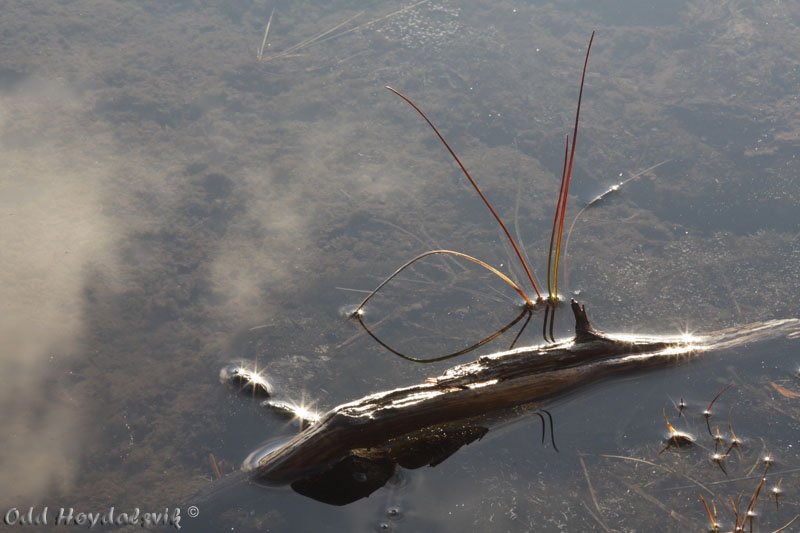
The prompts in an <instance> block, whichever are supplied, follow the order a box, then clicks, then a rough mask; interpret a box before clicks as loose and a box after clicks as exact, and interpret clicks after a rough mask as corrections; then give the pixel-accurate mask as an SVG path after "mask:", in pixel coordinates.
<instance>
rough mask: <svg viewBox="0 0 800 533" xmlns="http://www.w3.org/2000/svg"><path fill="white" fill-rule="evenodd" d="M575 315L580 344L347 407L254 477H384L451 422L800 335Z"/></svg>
mask: <svg viewBox="0 0 800 533" xmlns="http://www.w3.org/2000/svg"><path fill="white" fill-rule="evenodd" d="M572 311H573V313H574V315H575V322H576V327H575V330H576V334H575V338H574V339H572V340H570V341H567V342H561V343H558V344H552V345H544V346H535V347H527V348H518V349H515V350H510V351H506V352H499V353H496V354H492V355H485V356H481V357H479V358H478V359H477V360H476V361H474V362H472V363H467V364H462V365H458V366H455V367H452V368H450V369H448V370H446V371H445V372H444V373H443V374H442V375H441V376H439V377H437V378H430V379H428V380H426V382H425V383H421V384H419V385H414V386H411V387H403V388H399V389H395V390H390V391H385V392H379V393H377V394H372V395H369V396H366V397H364V398H361V399H359V400H356V401H353V402H350V403H346V404H343V405H340V406H338V407H336V408H334V409H332V410H331V411H329V412H328V413H326V414H325V415H323V416H322V417H321V419H320V420H319V422H317V423H316V424H314V425H313V426H311V427H310V428H308V429H306V430H305V431H303V432H301V433H300V434H298V435H297V436H296V437H294V438H293V439H292V440H290V441H289V442H288V443H286V444H285V445H283V446H280V447H279V448H277V449H275V450H272V451H269V452H268V453H264V454H262V456H260V457H258V458H257V460H256V461H255V462H254V464H252V465H251V468H252V475H253V478H254V479H256V480H259V481H262V482H268V483H285V482H292V481H297V480H299V479H302V478H305V479H306V480H308V479H312V480H313V479H314V475H315V472H319V471H320V470H324V469H325V468H327V469H328V470H331V469H333V468H334V467H333V466H331V465H336V464H337V462H341V461H342V460H343V458H349V459H348V461H351V462H352V461H354V460H355V461H358V458H373V459H375V458H378V462H376V463H375V464H378V465H380V468H381V469H383V470H387V469H388V467H387V466H386V465H385V464H384V462H385V461H391V460H394V462H395V463H396V464H401V465H402V461H400V462H398V459H397V457H398V453H400V452H397V451H390V452H386V450H387V447H388V448H397V447H398V446H399V444H398V443H401V442H403V440H402V439H404V438H405V439H406V440H408V439H409V438H411V439H412V440H413V438H415V436H416V435H423V434H424V432H425V431H428V432H429V433H430V431H431V428H437V427H450V428H452V427H453V423H454V422H458V421H464V420H468V419H470V418H473V417H475V416H478V415H482V414H485V413H489V412H492V411H496V410H498V409H502V408H507V407H510V406H514V405H518V404H522V403H528V402H534V401H540V400H544V399H547V398H551V397H553V396H555V395H558V394H563V393H565V392H567V391H569V390H572V389H575V388H576V387H578V386H580V385H584V384H587V383H589V382H593V381H597V380H599V379H601V378H603V377H604V376H608V375H609V374H612V373H613V374H615V375H617V374H620V373H622V372H625V371H630V370H639V369H644V368H650V367H653V366H656V365H663V364H665V363H669V362H675V361H679V360H681V359H688V356H690V355H692V354H698V353H701V352H704V351H707V350H709V349H711V348H715V347H722V348H725V347H729V346H732V345H734V344H738V343H742V342H747V341H749V340H758V339H759V338H761V337H763V336H764V335H765V334H766V333H771V334H774V333H777V331H776V329H777V330H780V331H785V332H794V334H795V335H796V334H797V331H798V330H800V320H796V319H791V320H784V321H773V322H769V323H762V324H757V325H753V326H748V327H744V328H737V329H731V330H725V331H722V332H719V333H716V334H714V335H708V336H704V337H693V336H688V335H687V336H682V337H631V336H613V335H606V334H603V333H601V332H599V331H597V330H595V329H594V328H593V327H592V326H591V324H590V323H589V320H588V318H587V316H586V311H585V309H584V308H583V307H582V306H580V305H579V304H578V303H577V302H575V301H573V302H572ZM447 431H450V430H447ZM480 431H481V428H471V429H470V430H469V431H468V434H469V438H471V439H472V440H474V439H475V438H480V436H482V433H480ZM451 432H452V431H451ZM467 440H469V439H467ZM465 442H466V441H465ZM470 442H471V441H470ZM387 443H389V444H387ZM460 446H461V444H457V445H456V446H455V449H457V448H458V447H460ZM378 449H383V450H384V452H383V453H378V452H376V450H378ZM448 449H449V448H448ZM455 449H452V450H451V451H449V453H453V452H454V451H455ZM390 456H391V457H390ZM392 458H393V459H392ZM435 460H437V462H438V461H440V460H443V458H439V459H435ZM412 462H413V461H412ZM423 462H424V460H423ZM387 471H388V470H387ZM293 486H294V485H293ZM295 488H296V489H297V488H298V487H295ZM312 497H313V496H312Z"/></svg>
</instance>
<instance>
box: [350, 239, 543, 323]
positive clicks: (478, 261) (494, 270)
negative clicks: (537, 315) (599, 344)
mask: <svg viewBox="0 0 800 533" xmlns="http://www.w3.org/2000/svg"><path fill="white" fill-rule="evenodd" d="M434 254H447V255H455V256H456V257H462V258H464V259H467V260H469V261H472V262H473V263H476V264H478V265H480V266H482V267H483V268H485V269H487V270H489V271H490V272H492V273H493V274H495V275H497V276H499V277H500V279H502V280H503V281H505V282H506V283H508V284H509V285H511V287H512V288H513V289H514V290H515V291H517V293H518V294H519V295H520V296H522V298H523V299H524V300H525V303H526V304H527V305H528V307H534V304H533V302H531V300H530V298H528V296H527V295H526V294H525V292H523V290H522V289H520V288H519V286H518V285H517V284H516V283H514V282H513V281H511V279H509V277H508V276H506V275H505V274H503V273H502V272H500V271H499V270H497V269H496V268H494V267H493V266H491V265H488V264H486V263H484V262H483V261H481V260H480V259H476V258H474V257H472V256H471V255H467V254H462V253H461V252H454V251H452V250H430V251H428V252H425V253H423V254H419V255H418V256H417V257H415V258H414V259H412V260H410V261H409V262H407V263H406V264H405V265H403V266H401V267H400V268H398V269H397V270H395V271H394V273H392V275H391V276H389V277H388V278H386V279H385V280H383V282H382V283H381V284H380V285H378V286H377V287H375V289H374V290H373V291H372V292H371V293H369V294H368V295H367V297H366V298H364V299H363V300H362V301H361V303H360V304H358V307H356V310H355V311H353V316H358V315H359V314H360V313H361V308H362V307H364V305H365V304H366V303H367V302H368V301H369V300H370V298H372V297H373V296H375V293H377V292H378V291H379V290H381V289H382V288H383V286H384V285H386V284H387V283H389V282H390V281H392V279H394V277H395V276H397V275H398V274H399V273H400V272H402V271H403V270H405V269H406V268H408V267H410V266H411V265H412V264H414V263H416V262H417V261H419V260H420V259H422V258H423V257H427V256H429V255H434Z"/></svg>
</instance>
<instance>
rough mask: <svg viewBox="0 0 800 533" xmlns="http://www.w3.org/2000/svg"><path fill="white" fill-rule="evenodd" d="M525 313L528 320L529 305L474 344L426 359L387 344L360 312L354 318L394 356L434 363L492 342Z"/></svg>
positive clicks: (529, 313) (526, 323) (416, 361)
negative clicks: (369, 325)
mask: <svg viewBox="0 0 800 533" xmlns="http://www.w3.org/2000/svg"><path fill="white" fill-rule="evenodd" d="M525 315H528V320H530V318H531V310H530V308H529V307H524V308H523V309H522V312H521V313H520V314H519V315H517V317H516V318H514V320H512V321H511V322H509V323H508V324H506V325H505V326H503V327H502V328H500V329H499V330H497V331H495V332H494V333H492V334H491V335H489V336H488V337H486V338H484V339H481V340H480V341H478V342H476V343H475V344H472V345H470V346H468V347H466V348H464V349H463V350H459V351H457V352H453V353H449V354H447V355H440V356H437V357H431V358H428V359H424V358H422V357H413V356H410V355H406V354H404V353H400V352H399V351H397V350H395V349H394V348H392V347H391V346H389V345H388V344H386V343H385V342H383V341H382V340H381V339H379V338H378V336H377V335H375V334H374V333H373V332H372V330H370V329H369V327H367V325H366V324H365V323H364V321H363V320H362V319H361V314H357V315H356V318H357V319H358V323H359V324H361V327H362V328H364V331H366V332H367V335H369V336H370V337H372V338H373V339H374V340H375V342H377V343H378V344H380V345H381V346H383V347H384V348H386V349H387V350H389V351H390V352H392V353H393V354H395V355H396V356H398V357H402V358H403V359H405V360H406V361H411V362H413V363H435V362H437V361H444V360H446V359H452V358H453V357H458V356H459V355H464V354H465V353H469V352H471V351H473V350H477V349H478V348H480V347H481V346H483V345H485V344H488V343H490V342H492V341H493V340H495V339H496V338H497V337H499V336H500V335H502V334H503V333H505V332H506V331H508V330H509V329H511V328H512V327H514V326H515V325H516V324H517V322H519V321H520V320H522V317H523V316H525ZM527 325H528V321H527V320H526V321H525V324H524V325H523V326H522V330H524V329H525V326H527ZM522 330H520V334H521V333H522ZM517 337H519V335H517ZM514 342H516V339H514Z"/></svg>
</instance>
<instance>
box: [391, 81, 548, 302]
mask: <svg viewBox="0 0 800 533" xmlns="http://www.w3.org/2000/svg"><path fill="white" fill-rule="evenodd" d="M386 88H387V89H389V90H390V91H392V92H393V93H394V94H396V95H397V96H399V97H400V98H402V99H403V100H405V101H406V103H408V105H410V106H411V107H413V108H414V111H416V112H417V113H419V114H420V116H421V117H422V118H423V119H425V122H427V123H428V126H430V127H431V129H432V130H433V131H434V133H436V135H437V136H438V137H439V140H441V141H442V144H444V147H445V148H447V151H448V152H450V155H451V156H453V159H455V160H456V163H458V166H459V167H460V168H461V171H462V172H463V173H464V175H465V176H466V177H467V179H468V180H469V182H470V183H471V184H472V186H473V187H474V188H475V190H476V191H477V192H478V195H480V197H481V200H483V203H485V204H486V207H488V208H489V211H491V212H492V215H494V218H495V219H496V220H497V222H498V223H499V224H500V227H501V228H503V231H504V232H505V234H506V237H508V240H509V241H510V242H511V246H513V247H514V251H515V252H516V253H517V257H519V260H520V262H521V263H522V266H523V267H524V268H525V273H526V274H528V279H529V280H531V285H533V290H534V291H536V296H537V297H538V299H539V300H542V299H543V298H542V295H541V294H540V293H539V288H538V287H537V286H536V282H535V281H533V274H532V273H531V270H530V269H529V268H528V263H527V262H526V261H525V259H524V258H523V257H522V252H520V251H519V248H518V247H517V243H516V241H514V237H512V236H511V232H509V231H508V228H506V225H505V224H504V223H503V221H502V220H501V219H500V215H498V214H497V212H496V211H495V210H494V208H493V207H492V204H490V203H489V200H487V199H486V196H484V195H483V192H481V189H480V187H478V184H477V183H475V180H473V179H472V176H471V175H470V173H469V171H467V167H465V166H464V164H463V163H462V162H461V160H460V159H459V158H458V156H457V155H456V153H455V152H454V151H453V149H452V148H450V145H449V144H447V141H446V140H444V136H443V135H442V134H441V133H439V130H438V129H437V128H436V126H434V125H433V122H431V120H430V119H429V118H428V117H427V115H425V113H423V112H422V110H421V109H420V108H419V107H417V105H416V104H415V103H414V102H412V101H411V99H410V98H409V97H407V96H406V95H404V94H403V93H401V92H400V91H398V90H396V89H393V88H391V87H389V86H388V85H387V86H386ZM504 277H505V276H504ZM520 294H522V293H520ZM523 297H524V298H525V301H526V302H528V305H533V304H531V303H530V300H528V298H527V297H525V296H523Z"/></svg>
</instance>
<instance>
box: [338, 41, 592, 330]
mask: <svg viewBox="0 0 800 533" xmlns="http://www.w3.org/2000/svg"><path fill="white" fill-rule="evenodd" d="M593 41H594V32H592V36H591V38H590V39H589V45H588V47H587V49H586V58H585V59H584V62H583V73H582V75H581V85H580V91H579V92H578V106H577V110H576V112H575V126H574V128H573V131H572V140H571V143H570V138H569V134H567V136H566V141H565V147H564V165H563V168H562V172H561V186H560V188H559V192H558V201H557V203H556V209H555V215H554V217H553V228H552V231H551V234H550V247H549V251H548V260H547V297H544V296H543V295H542V292H541V291H540V290H539V286H538V285H537V284H536V281H535V280H534V278H533V273H532V272H531V269H530V267H529V266H528V263H527V261H525V258H524V257H523V255H522V252H521V251H520V249H519V247H518V246H517V243H516V241H515V240H514V237H513V236H512V235H511V232H510V231H509V230H508V228H507V227H506V225H505V224H504V223H503V220H502V219H501V218H500V215H498V214H497V212H496V211H495V210H494V208H493V207H492V204H491V203H490V202H489V200H488V199H487V198H486V196H485V195H484V194H483V191H481V189H480V187H478V184H477V183H476V182H475V180H474V179H473V178H472V176H471V175H470V173H469V171H468V170H467V168H466V167H465V166H464V164H463V163H462V162H461V159H460V158H459V157H458V156H457V155H456V153H455V151H454V150H453V149H452V148H451V147H450V144H449V143H448V142H447V140H445V138H444V136H443V135H442V134H441V132H439V129H438V128H437V127H436V126H435V125H434V124H433V122H432V121H431V120H430V119H429V118H428V116H427V115H426V114H425V113H424V112H423V111H422V110H421V109H420V108H419V107H418V106H417V105H416V104H415V103H414V102H413V101H412V100H411V99H410V98H409V97H407V96H406V95H404V94H403V93H401V92H400V91H398V90H396V89H393V88H392V87H389V86H387V87H386V88H387V89H388V90H390V91H392V92H393V93H394V94H396V95H397V96H399V97H400V98H402V99H403V100H405V101H406V102H407V103H408V104H409V105H410V106H411V107H412V108H414V110H415V111H416V112H417V113H419V115H420V116H421V117H422V118H423V119H424V120H425V122H427V124H428V126H430V127H431V129H432V130H433V131H434V133H436V135H437V136H438V137H439V139H440V140H441V141H442V144H443V145H444V147H445V148H446V149H447V151H448V152H449V153H450V155H451V156H452V157H453V159H454V160H455V162H456V163H457V164H458V166H459V168H461V171H462V172H463V173H464V175H465V176H466V177H467V179H468V180H469V182H470V183H471V184H472V186H473V188H474V189H475V191H476V192H477V193H478V195H479V196H480V197H481V200H483V202H484V204H486V207H488V208H489V211H491V213H492V215H493V216H494V218H495V220H497V223H498V224H500V227H501V228H502V229H503V232H504V233H505V235H506V237H507V238H508V240H509V242H510V243H511V246H512V247H513V248H514V252H515V253H516V255H517V257H518V258H519V261H520V263H521V264H522V267H523V269H524V270H525V273H526V274H527V277H528V280H529V281H530V284H531V286H532V288H533V290H534V292H535V293H536V297H535V298H531V297H529V296H528V294H526V292H525V291H524V290H523V289H522V288H521V287H520V286H519V285H517V284H516V283H514V282H513V281H512V280H511V279H510V278H509V277H508V276H507V275H505V274H503V273H502V272H500V271H499V270H497V269H496V268H494V267H492V266H491V265H489V264H487V263H485V262H484V261H481V260H480V259H477V258H475V257H472V256H470V255H467V254H464V253H461V252H456V251H453V250H430V251H428V252H425V253H422V254H420V255H418V256H416V257H414V258H413V259H411V260H410V261H408V262H407V263H405V264H404V265H402V266H401V267H400V268H398V269H397V270H395V271H394V273H392V274H391V275H390V276H389V277H388V278H386V279H385V280H384V281H383V282H382V283H380V284H379V285H378V286H377V287H376V288H375V289H374V290H373V291H372V292H370V293H369V294H368V295H367V296H366V298H364V299H363V300H362V301H361V303H360V304H359V305H358V307H356V309H355V311H354V312H353V316H355V317H358V316H360V314H361V313H362V309H363V307H364V306H365V305H366V303H367V302H368V301H369V300H370V299H371V298H372V297H373V296H374V295H375V294H376V293H377V292H378V291H379V290H381V288H383V287H384V286H385V285H386V284H387V283H389V282H390V281H391V280H392V279H394V278H395V277H396V276H397V275H398V274H400V272H402V271H403V270H405V269H406V268H408V267H410V266H411V265H413V264H414V263H416V262H417V261H419V260H420V259H423V258H424V257H427V256H429V255H434V254H445V255H453V256H456V257H460V258H462V259H467V260H468V261H472V262H473V263H476V264H478V265H480V266H481V267H483V268H485V269H487V270H489V271H490V272H492V273H493V274H495V275H496V276H498V277H499V278H500V279H502V280H503V281H504V282H506V283H507V284H508V285H510V286H511V287H512V288H513V289H514V290H515V291H516V292H517V294H519V295H520V296H521V297H522V299H523V300H524V301H525V305H526V307H527V308H528V309H529V310H532V309H534V308H536V307H537V305H538V304H542V305H544V306H545V309H546V310H545V339H547V333H546V327H547V320H548V314H549V313H550V311H551V310H552V311H553V312H552V314H549V316H550V340H554V338H553V332H552V329H553V322H554V316H555V307H556V306H557V305H558V302H559V295H558V272H559V265H560V259H561V257H562V255H561V243H562V240H563V229H564V215H565V213H566V206H567V195H568V193H569V184H570V178H571V176H572V168H573V163H574V160H575V146H576V142H577V139H578V123H579V121H580V114H581V101H582V99H583V87H584V83H585V80H586V68H587V65H588V63H589V53H590V52H591V50H592V42H593ZM579 216H580V214H579ZM575 220H577V217H576V219H575ZM573 226H574V221H573Z"/></svg>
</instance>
